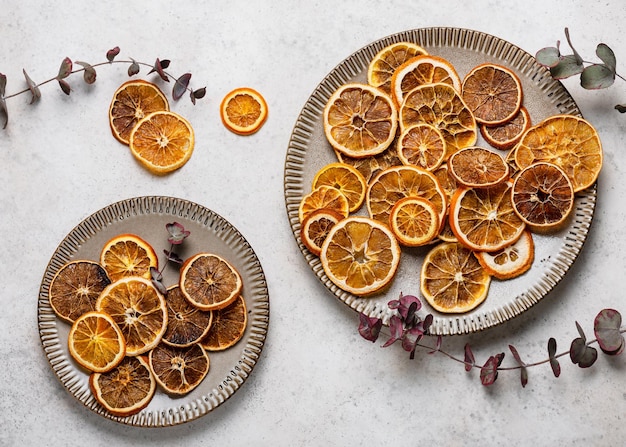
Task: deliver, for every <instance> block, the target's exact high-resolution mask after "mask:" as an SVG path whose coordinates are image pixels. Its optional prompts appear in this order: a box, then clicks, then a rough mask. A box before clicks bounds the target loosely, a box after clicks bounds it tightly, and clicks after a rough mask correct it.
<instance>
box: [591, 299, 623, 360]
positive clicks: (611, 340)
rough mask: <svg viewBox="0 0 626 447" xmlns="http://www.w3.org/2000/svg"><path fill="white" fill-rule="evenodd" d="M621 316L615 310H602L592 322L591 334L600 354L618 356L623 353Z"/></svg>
mask: <svg viewBox="0 0 626 447" xmlns="http://www.w3.org/2000/svg"><path fill="white" fill-rule="evenodd" d="M621 326H622V315H621V314H620V313H619V312H618V311H616V310H615V309H603V310H601V311H600V313H598V315H596V318H595V319H594V321H593V332H594V334H595V336H596V339H597V340H598V345H599V346H600V349H602V352H604V353H605V354H608V355H618V354H621V353H622V352H623V351H624V344H625V343H624V336H623V335H622V334H621V332H620V329H621Z"/></svg>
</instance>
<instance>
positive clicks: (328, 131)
mask: <svg viewBox="0 0 626 447" xmlns="http://www.w3.org/2000/svg"><path fill="white" fill-rule="evenodd" d="M323 122H324V133H325V135H326V138H327V139H328V142H329V143H330V144H331V146H332V147H333V148H335V149H336V150H338V151H339V152H341V153H342V154H344V155H348V156H350V157H357V158H358V157H368V156H370V155H376V154H380V153H381V152H382V151H384V150H385V149H387V148H388V147H389V146H390V145H391V143H392V142H393V139H394V138H395V136H396V128H397V127H398V110H397V108H396V106H395V104H394V102H393V100H392V99H391V97H390V96H389V95H388V94H386V93H385V92H383V91H382V90H380V89H377V88H376V87H372V86H371V85H367V84H358V83H350V84H344V85H342V86H341V87H339V88H338V89H337V90H336V91H335V92H334V93H333V94H332V95H331V97H330V99H329V100H328V103H327V104H326V106H325V107H324V113H323Z"/></svg>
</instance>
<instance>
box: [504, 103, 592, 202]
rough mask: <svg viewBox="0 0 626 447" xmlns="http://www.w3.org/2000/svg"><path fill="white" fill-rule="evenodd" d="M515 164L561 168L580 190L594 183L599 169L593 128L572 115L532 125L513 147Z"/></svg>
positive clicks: (575, 188)
mask: <svg viewBox="0 0 626 447" xmlns="http://www.w3.org/2000/svg"><path fill="white" fill-rule="evenodd" d="M514 150H515V163H516V164H517V166H518V167H519V168H520V169H524V168H526V167H528V166H530V165H531V164H533V163H535V162H538V161H545V162H548V163H553V164H555V165H557V166H558V167H559V168H561V169H563V171H565V173H566V174H567V176H568V177H569V179H570V180H571V182H572V186H573V187H574V192H579V191H582V190H584V189H586V188H588V187H590V186H591V185H593V183H594V182H595V181H596V179H597V178H598V175H599V174H600V170H601V169H602V159H603V156H602V144H601V143H600V137H599V136H598V132H597V131H596V130H595V129H594V127H593V126H592V125H591V124H590V123H589V122H588V121H586V120H585V119H583V118H580V117H577V116H573V115H555V116H551V117H549V118H546V119H545V120H543V121H541V122H540V123H538V124H536V125H534V126H532V127H531V128H530V129H528V130H527V131H526V133H524V135H523V136H522V138H521V140H520V141H519V143H518V144H517V146H515V149H514Z"/></svg>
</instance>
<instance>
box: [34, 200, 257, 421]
mask: <svg viewBox="0 0 626 447" xmlns="http://www.w3.org/2000/svg"><path fill="white" fill-rule="evenodd" d="M171 222H180V223H181V224H183V225H184V226H185V228H186V229H188V230H190V231H191V235H190V236H189V237H188V238H187V239H186V240H185V242H184V243H183V244H182V245H180V246H179V247H180V248H177V250H176V253H177V254H178V255H179V256H180V257H181V258H183V259H186V258H187V257H189V256H191V255H193V254H195V253H199V252H211V253H215V254H218V255H220V256H222V257H223V258H224V259H227V260H228V261H229V262H231V263H232V264H233V265H234V266H235V268H236V269H237V270H238V271H239V273H240V274H241V276H242V279H243V292H242V293H243V296H244V299H245V300H246V305H247V306H248V326H247V328H246V331H245V333H244V335H243V338H242V339H241V340H240V341H239V342H238V343H237V344H236V345H235V346H233V347H231V348H229V349H227V350H225V351H223V352H211V353H209V358H210V370H209V373H208V374H207V376H206V377H205V378H204V380H203V381H202V383H201V384H200V385H199V386H198V387H197V388H196V389H195V390H193V391H191V392H190V393H189V394H187V395H185V396H184V397H179V398H171V397H169V396H168V395H166V394H165V393H163V392H161V391H160V390H157V392H156V394H155V396H154V398H153V399H152V401H151V402H150V404H149V405H148V407H146V408H145V409H144V410H142V411H141V412H140V413H138V414H136V415H134V416H129V417H126V418H120V417H117V416H113V415H111V414H110V413H108V412H107V411H106V410H105V409H104V408H103V407H102V406H100V405H99V404H98V402H97V401H96V400H95V399H94V397H93V396H92V394H91V391H90V390H89V383H88V379H89V376H88V374H87V373H85V372H84V371H83V370H82V369H80V368H79V367H78V366H77V364H76V363H75V362H74V361H73V359H72V358H71V356H70V355H69V353H68V350H67V336H68V333H69V329H70V325H69V324H67V323H65V322H63V321H62V320H60V319H59V318H57V317H56V315H55V314H54V312H53V310H52V308H51V307H50V303H49V301H48V290H49V286H50V282H51V280H52V278H53V277H54V274H55V273H56V272H57V271H58V270H59V269H60V268H61V267H62V266H63V265H64V264H65V263H66V262H68V261H70V260H76V259H90V260H96V261H97V260H98V259H99V253H100V250H101V248H102V246H103V245H104V243H105V242H106V241H108V240H109V239H111V238H112V237H114V236H116V235H118V234H121V233H135V234H138V235H139V236H141V237H142V238H144V239H145V240H146V241H147V242H149V243H150V244H151V245H152V246H153V247H154V249H155V251H156V252H157V255H159V256H160V258H159V262H163V261H164V259H163V255H162V253H163V249H169V244H168V243H167V236H168V233H167V230H166V229H165V225H166V224H167V223H171ZM164 276H165V278H164V282H165V285H167V286H169V285H171V284H174V283H176V282H177V279H178V269H175V268H167V269H165V272H164ZM38 317H39V334H40V336H41V342H42V344H43V348H44V351H45V354H46V356H47V358H48V360H49V361H50V366H51V367H52V369H53V370H54V372H55V374H56V375H57V376H58V378H59V380H60V381H61V382H62V383H63V385H64V386H65V387H66V388H67V390H68V391H69V392H70V393H71V394H72V395H73V396H75V397H76V398H77V399H78V400H79V401H80V402H82V403H83V404H84V405H85V406H87V407H88V408H89V409H91V410H93V411H95V412H96V413H98V414H101V415H102V416H105V417H107V418H110V419H113V420H116V421H118V422H121V423H124V424H128V425H136V426H144V427H158V426H169V425H176V424H180V423H183V422H187V421H190V420H192V419H196V418H198V417H200V416H203V415H205V414H207V413H209V412H210V411H212V410H213V409H215V408H216V407H218V406H219V405H221V404H223V403H224V402H225V401H226V400H227V399H228V398H229V397H230V396H232V395H233V394H234V393H235V392H236V391H237V390H238V389H239V388H240V387H241V386H242V384H243V383H244V382H245V380H246V379H247V378H248V376H249V375H250V373H251V372H252V370H253V368H254V366H255V365H256V363H257V361H258V359H259V356H260V355H261V351H262V349H263V344H264V342H265V336H266V333H267V329H268V324H269V295H268V291H267V284H266V281H265V276H264V274H263V270H262V268H261V264H260V263H259V260H258V259H257V257H256V255H255V253H254V251H253V250H252V247H251V246H250V245H249V244H248V242H247V241H246V240H245V239H244V237H243V236H242V235H241V234H240V233H239V231H237V229H236V228H234V227H233V226H232V225H231V224H230V223H228V222H227V221H226V220H225V219H223V218H222V217H220V216H219V215H217V214H215V213H214V212H212V211H211V210H209V209H207V208H205V207H203V206H200V205H197V204H195V203H192V202H189V201H186V200H181V199H176V198H171V197H139V198H133V199H128V200H124V201H121V202H117V203H114V204H112V205H109V206H107V207H105V208H103V209H101V210H99V211H97V212H95V213H94V214H92V215H91V216H89V217H88V218H86V219H85V220H83V221H82V222H81V223H80V224H78V225H77V226H76V227H75V228H74V229H73V230H72V231H71V232H70V233H69V234H68V235H67V236H66V237H65V239H63V241H62V242H61V244H60V245H59V247H58V248H57V250H56V251H55V252H54V254H53V256H52V259H51V260H50V263H49V264H48V267H47V268H46V272H45V274H44V276H43V280H42V282H41V288H40V291H39V306H38Z"/></svg>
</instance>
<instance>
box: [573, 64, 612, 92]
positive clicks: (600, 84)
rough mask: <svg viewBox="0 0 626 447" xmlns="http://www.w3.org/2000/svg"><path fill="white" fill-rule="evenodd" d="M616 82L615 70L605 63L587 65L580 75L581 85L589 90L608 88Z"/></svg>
mask: <svg viewBox="0 0 626 447" xmlns="http://www.w3.org/2000/svg"><path fill="white" fill-rule="evenodd" d="M613 82H615V72H614V71H613V70H611V69H610V68H609V67H607V66H606V65H604V64H593V65H589V66H588V67H585V69H584V70H583V72H582V73H581V75H580V85H581V86H582V88H584V89H587V90H598V89H601V88H607V87H610V86H611V85H613Z"/></svg>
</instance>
